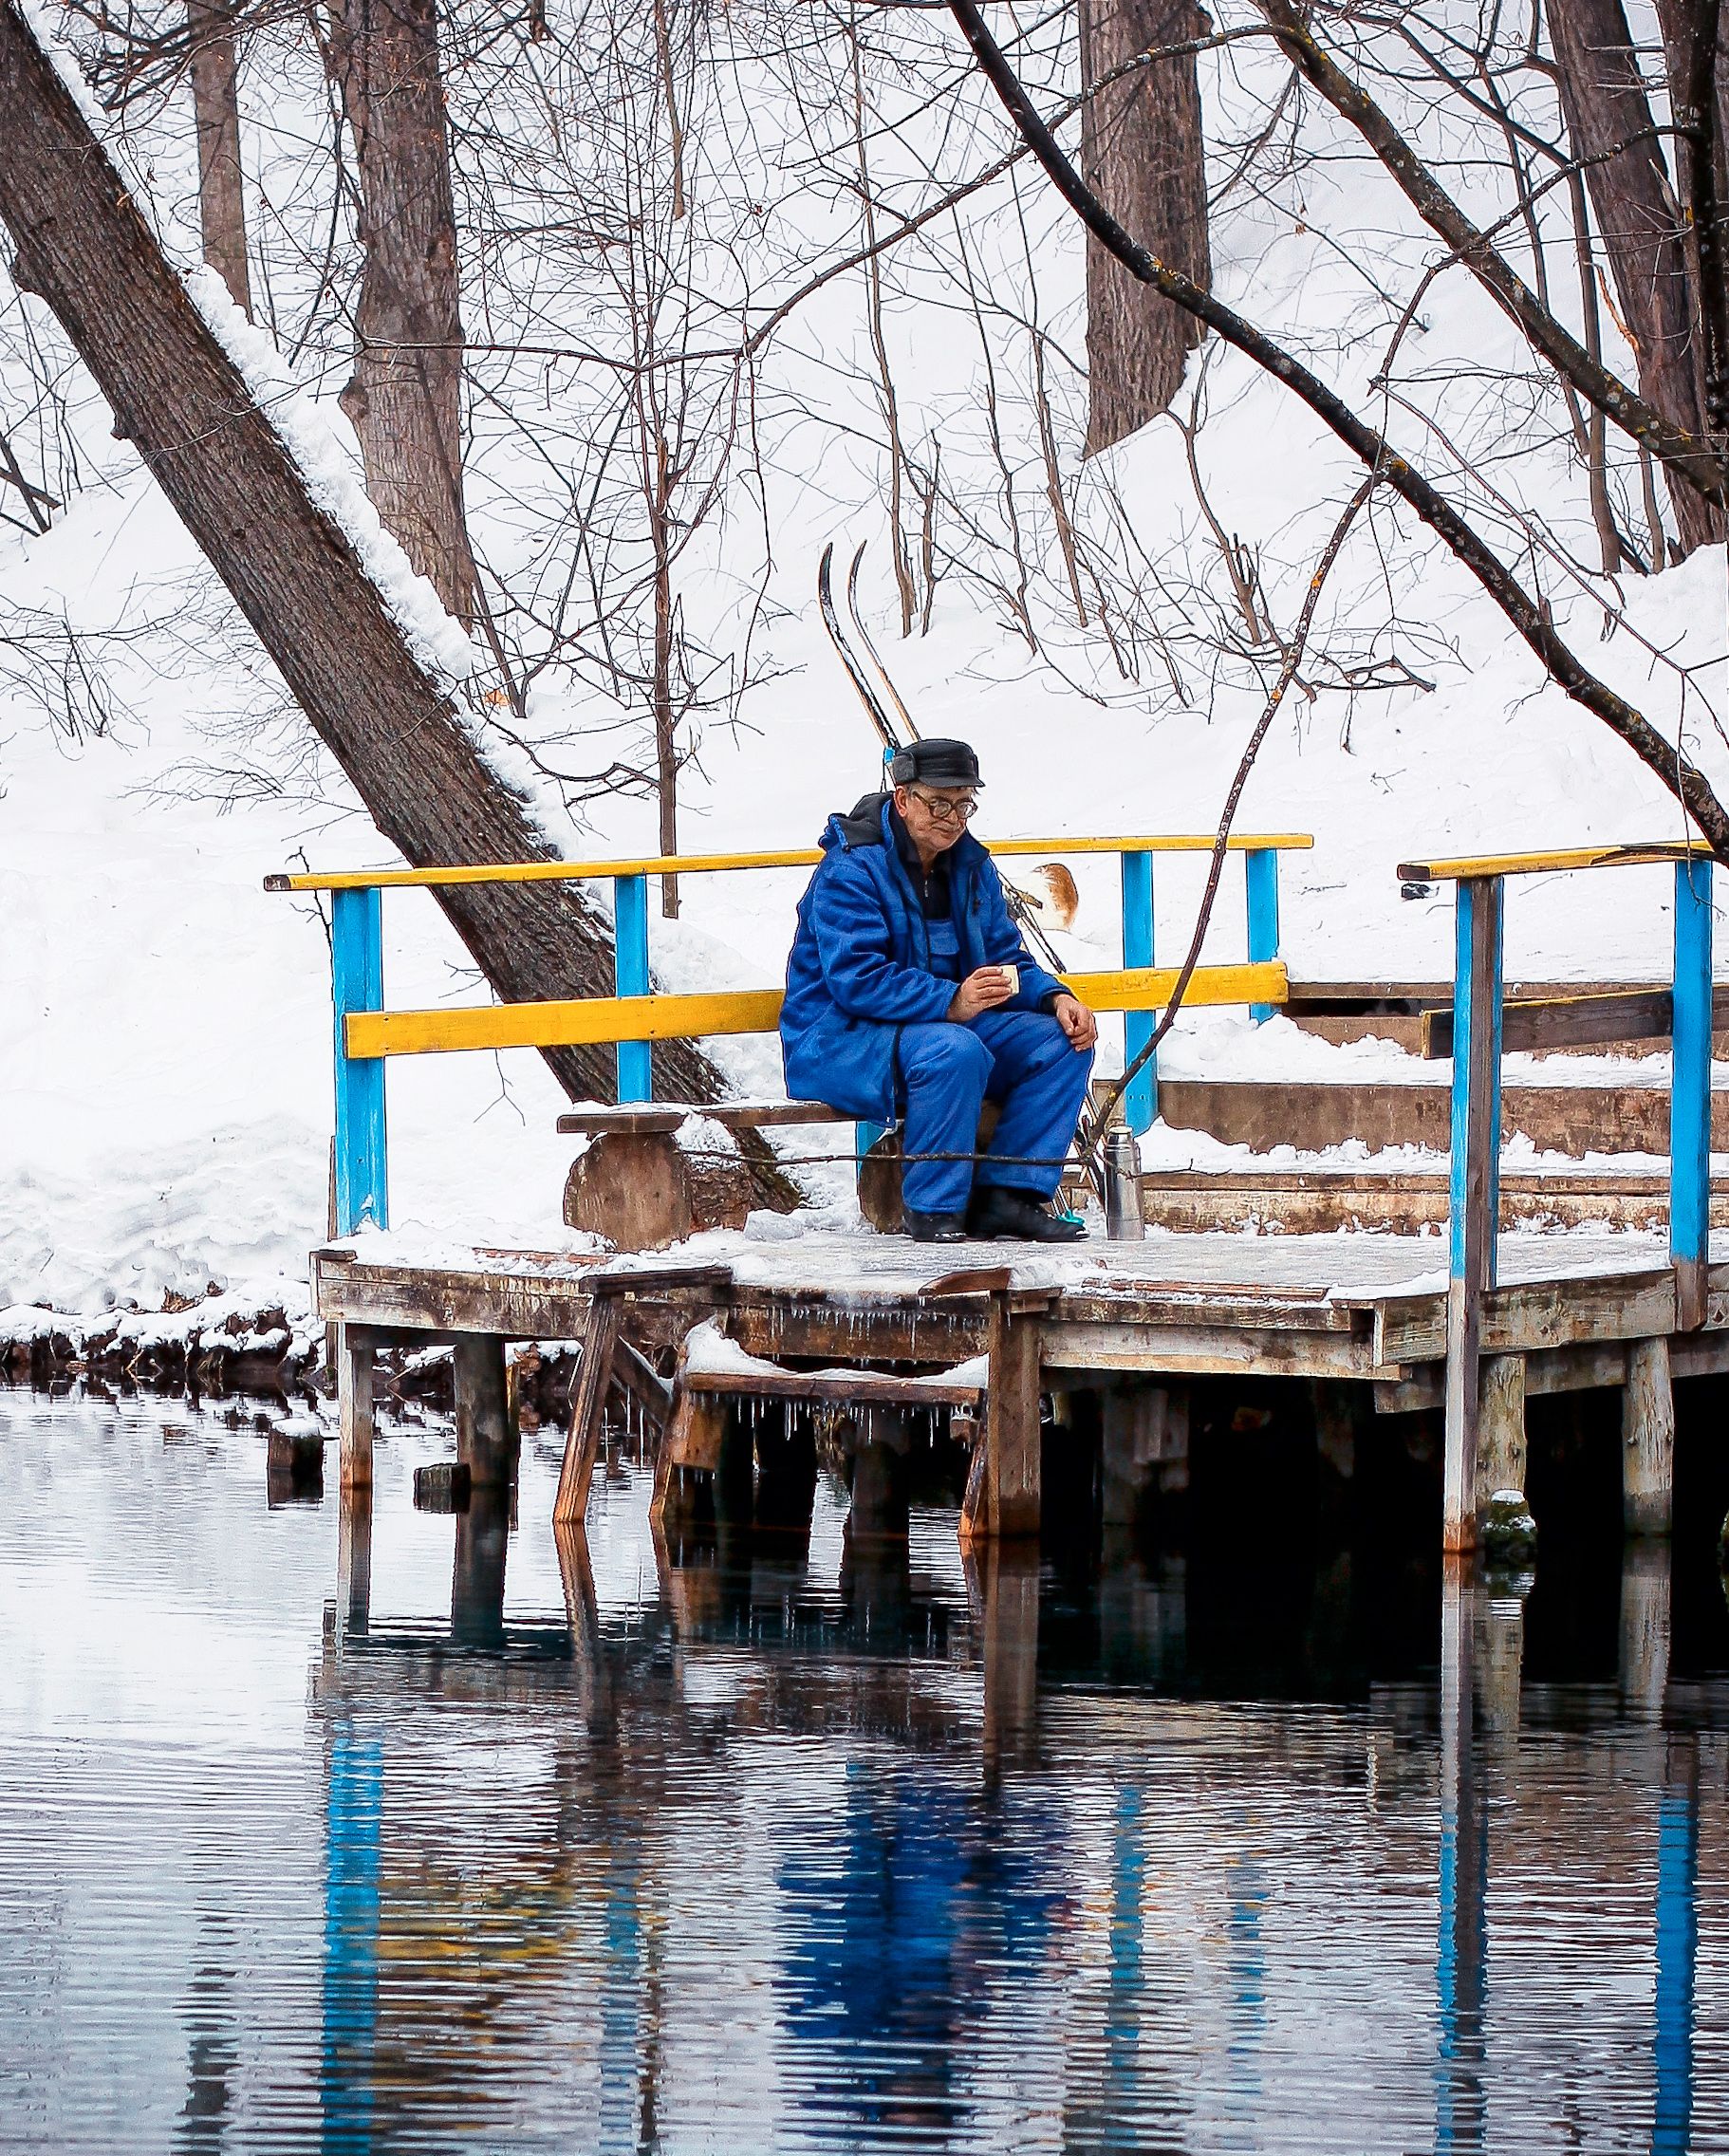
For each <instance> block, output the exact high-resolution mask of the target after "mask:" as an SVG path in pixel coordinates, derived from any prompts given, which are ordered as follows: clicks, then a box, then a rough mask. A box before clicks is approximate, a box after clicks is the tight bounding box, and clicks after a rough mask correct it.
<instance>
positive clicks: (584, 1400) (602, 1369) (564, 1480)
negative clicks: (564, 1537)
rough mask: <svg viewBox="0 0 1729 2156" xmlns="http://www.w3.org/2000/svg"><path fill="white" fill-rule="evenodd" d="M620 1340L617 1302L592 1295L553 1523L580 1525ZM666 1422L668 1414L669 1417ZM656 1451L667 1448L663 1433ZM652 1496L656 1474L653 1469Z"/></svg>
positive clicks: (657, 1478) (657, 1477) (599, 1443)
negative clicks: (613, 1363)
mask: <svg viewBox="0 0 1729 2156" xmlns="http://www.w3.org/2000/svg"><path fill="white" fill-rule="evenodd" d="M618 1338H619V1304H618V1298H617V1296H616V1295H604V1294H597V1295H596V1296H595V1297H594V1299H593V1301H592V1302H591V1303H590V1305H589V1307H588V1326H587V1330H586V1332H585V1333H584V1335H583V1356H582V1362H581V1364H580V1365H579V1366H578V1368H577V1373H576V1389H575V1391H574V1393H573V1394H572V1396H571V1401H570V1428H569V1430H568V1432H567V1435H566V1438H565V1458H564V1461H563V1464H562V1465H561V1466H560V1468H559V1472H558V1495H557V1496H556V1497H554V1499H553V1500H552V1517H553V1520H554V1522H556V1523H560V1524H563V1525H565V1526H567V1527H580V1526H581V1525H582V1523H583V1521H584V1519H585V1518H586V1516H587V1512H588V1485H589V1483H590V1481H591V1480H592V1479H593V1477H594V1462H595V1459H596V1456H597V1455H598V1454H599V1452H600V1449H601V1427H602V1424H603V1423H604V1421H605V1417H606V1389H607V1387H608V1385H610V1384H611V1383H612V1361H613V1356H614V1354H615V1352H616V1350H617V1347H618ZM668 1420H669V1422H670V1420H671V1418H670V1416H669V1418H668ZM660 1435H661V1443H660V1450H661V1451H662V1452H664V1451H665V1449H666V1435H667V1433H666V1430H665V1429H662V1431H661V1434H660ZM655 1489H656V1495H657V1496H659V1494H660V1474H659V1469H658V1467H657V1471H656V1483H655Z"/></svg>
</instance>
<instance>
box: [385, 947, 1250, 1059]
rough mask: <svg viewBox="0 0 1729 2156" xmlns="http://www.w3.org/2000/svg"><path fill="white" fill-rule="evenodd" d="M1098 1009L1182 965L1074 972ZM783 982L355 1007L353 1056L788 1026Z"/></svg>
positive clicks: (1218, 977) (1202, 991) (1139, 994)
mask: <svg viewBox="0 0 1729 2156" xmlns="http://www.w3.org/2000/svg"><path fill="white" fill-rule="evenodd" d="M1062 978H1063V980H1064V981H1065V983H1066V984H1067V985H1068V987H1069V988H1070V989H1071V990H1072V991H1073V992H1074V994H1076V995H1078V996H1079V997H1080V999H1081V1001H1082V1002H1083V1003H1085V1004H1086V1005H1087V1007H1088V1010H1090V1011H1162V1009H1163V1008H1164V1006H1165V1004H1166V1003H1168V1002H1169V1001H1170V997H1171V991H1172V989H1173V988H1175V986H1176V985H1177V968H1176V967H1175V966H1137V967H1127V968H1125V969H1122V970H1120V971H1118V972H1115V973H1096V974H1065V975H1063V976H1062ZM1289 987H1290V983H1289V981H1288V979H1287V977H1286V974H1285V967H1284V964H1283V962H1282V961H1281V960H1279V959H1274V960H1272V961H1271V962H1270V963H1267V964H1263V965H1255V966H1198V967H1197V968H1196V970H1195V975H1194V977H1193V979H1192V980H1191V981H1190V982H1189V986H1188V990H1187V993H1186V994H1184V996H1183V1001H1184V1003H1185V1004H1194V1005H1197V1006H1199V1005H1218V1004H1221V1003H1283V1002H1284V1001H1285V1000H1286V996H1287V994H1288V991H1289ZM780 1006H781V996H780V991H779V990H778V989H767V988H764V989H735V990H730V991H725V992H722V993H720V994H713V995H614V996H591V997H585V998H583V999H582V1000H581V1001H580V1002H573V1003H482V1004H469V1005H463V1006H458V1007H457V1008H455V1009H454V1010H442V1011H352V1012H350V1013H348V1014H347V1016H346V1017H345V1018H344V1022H343V1023H344V1047H345V1049H346V1051H347V1053H348V1054H349V1055H350V1056H354V1057H367V1056H381V1055H443V1054H450V1053H453V1052H455V1051H458V1050H468V1049H504V1048H586V1047H591V1046H593V1045H595V1044H597V1043H601V1042H605V1041H667V1040H702V1039H705V1038H708V1037H711V1036H713V1035H716V1034H721V1033H772V1032H774V1030H775V1029H776V1027H778V1026H779V1024H780Z"/></svg>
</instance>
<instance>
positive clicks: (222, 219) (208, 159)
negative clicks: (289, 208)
mask: <svg viewBox="0 0 1729 2156" xmlns="http://www.w3.org/2000/svg"><path fill="white" fill-rule="evenodd" d="M186 28H187V30H188V31H189V33H190V34H191V37H192V111H193V123H194V125H195V128H196V130H197V136H198V217H199V222H200V224H201V226H202V229H203V238H204V259H205V261H206V262H208V263H209V264H210V266H211V268H212V269H214V271H215V272H216V274H217V276H219V277H220V278H221V280H222V282H223V283H224V284H225V285H226V286H227V287H228V289H229V297H230V298H231V299H232V301H233V303H234V305H235V306H236V307H238V308H239V309H240V311H241V313H242V314H244V315H245V316H246V317H247V319H248V320H249V321H250V320H251V313H252V288H251V275H250V273H249V272H248V269H247V261H246V193H245V189H244V186H243V184H242V180H241V173H240V66H239V60H238V56H237V54H236V51H235V45H234V10H233V7H232V0H186Z"/></svg>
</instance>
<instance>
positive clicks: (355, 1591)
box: [336, 1481, 372, 1632]
mask: <svg viewBox="0 0 1729 2156" xmlns="http://www.w3.org/2000/svg"><path fill="white" fill-rule="evenodd" d="M336 1608H337V1614H338V1617H339V1619H340V1620H341V1624H342V1627H343V1629H344V1631H346V1632H363V1631H364V1630H365V1629H366V1626H367V1625H368V1623H369V1622H370V1618H371V1611H372V1484H371V1483H370V1482H369V1481H368V1482H358V1483H345V1484H344V1487H343V1492H342V1496H341V1498H340V1499H339V1510H338V1513H337V1523H336Z"/></svg>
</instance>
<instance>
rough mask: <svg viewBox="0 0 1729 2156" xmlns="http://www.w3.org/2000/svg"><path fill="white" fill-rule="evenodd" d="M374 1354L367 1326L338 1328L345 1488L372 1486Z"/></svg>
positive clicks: (338, 1397)
mask: <svg viewBox="0 0 1729 2156" xmlns="http://www.w3.org/2000/svg"><path fill="white" fill-rule="evenodd" d="M372 1355H373V1339H372V1334H371V1332H370V1331H369V1330H368V1329H366V1327H364V1326H363V1325H343V1326H339V1327H338V1328H337V1342H336V1413H337V1427H338V1431H339V1433H340V1437H341V1440H342V1486H343V1488H344V1490H370V1489H371V1487H372Z"/></svg>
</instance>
